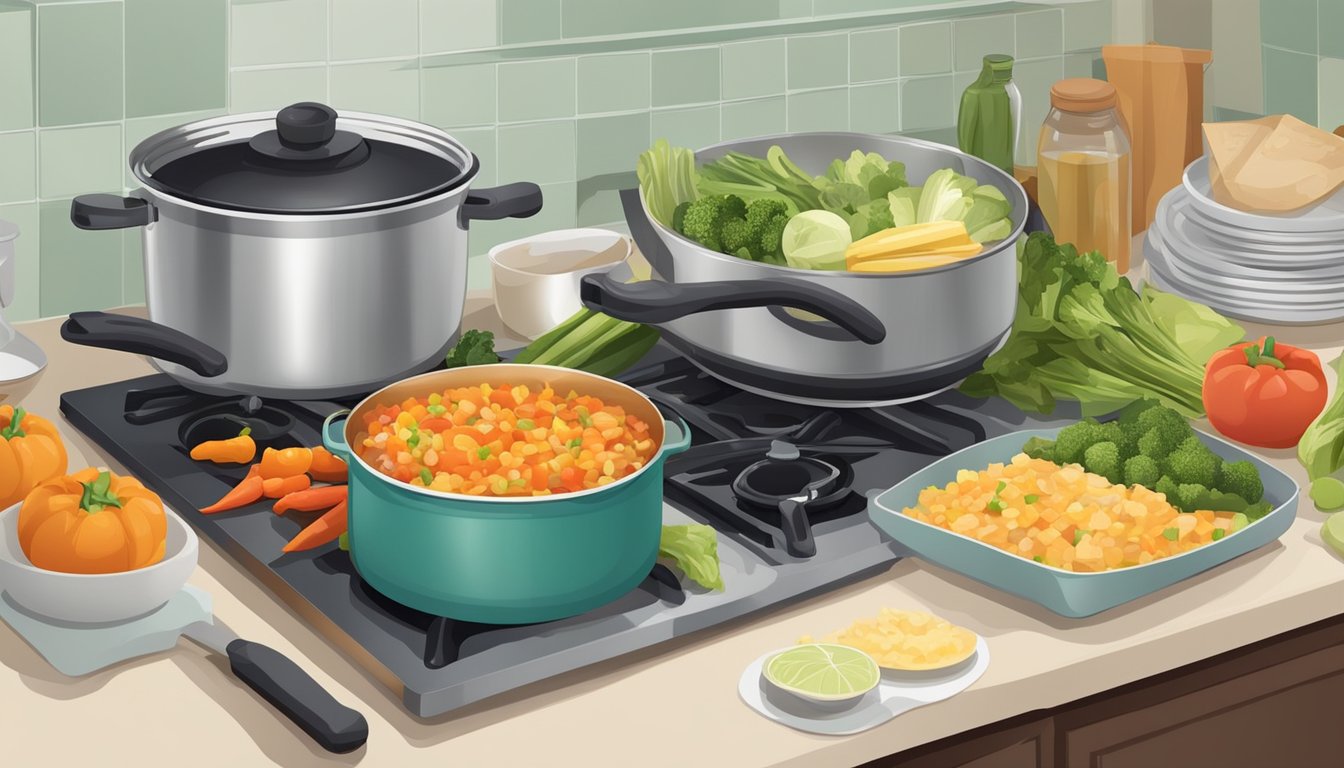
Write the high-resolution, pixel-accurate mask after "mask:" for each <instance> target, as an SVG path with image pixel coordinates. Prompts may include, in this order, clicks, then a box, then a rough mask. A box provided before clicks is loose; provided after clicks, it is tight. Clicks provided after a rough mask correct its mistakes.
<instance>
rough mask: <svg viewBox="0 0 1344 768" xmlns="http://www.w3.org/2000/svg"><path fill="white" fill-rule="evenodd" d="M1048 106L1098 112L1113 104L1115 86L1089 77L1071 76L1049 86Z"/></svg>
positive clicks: (1073, 110)
mask: <svg viewBox="0 0 1344 768" xmlns="http://www.w3.org/2000/svg"><path fill="white" fill-rule="evenodd" d="M1050 106H1052V107H1054V108H1055V109H1062V110H1064V111H1065V112H1099V111H1101V110H1103V109H1111V108H1112V107H1114V106H1115V86H1113V85H1111V84H1110V83H1108V82H1106V81H1104V80H1093V79H1092V78H1090V77H1071V78H1068V79H1066V80H1060V81H1059V82H1057V83H1055V84H1054V85H1053V86H1051V87H1050Z"/></svg>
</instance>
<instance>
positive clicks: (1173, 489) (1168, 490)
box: [1153, 475, 1181, 506]
mask: <svg viewBox="0 0 1344 768" xmlns="http://www.w3.org/2000/svg"><path fill="white" fill-rule="evenodd" d="M1153 490H1154V491H1157V492H1158V493H1160V494H1162V495H1163V496H1166V497H1167V503H1168V504H1171V505H1172V506H1175V505H1176V501H1177V497H1178V496H1179V495H1180V490H1181V489H1180V487H1179V486H1177V485H1176V481H1175V480H1172V479H1171V476H1170V475H1163V476H1162V477H1160V478H1158V479H1157V485H1155V486H1153Z"/></svg>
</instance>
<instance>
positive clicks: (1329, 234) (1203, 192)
mask: <svg viewBox="0 0 1344 768" xmlns="http://www.w3.org/2000/svg"><path fill="white" fill-rule="evenodd" d="M1181 181H1182V185H1183V186H1184V187H1185V189H1186V191H1188V192H1189V193H1190V197H1191V198H1192V199H1193V201H1194V205H1195V207H1196V208H1197V209H1199V211H1200V212H1201V213H1203V214H1204V215H1205V216H1208V217H1209V218H1211V219H1214V220H1215V221H1219V222H1222V223H1224V224H1228V225H1230V226H1233V227H1237V228H1239V229H1248V230H1254V231H1259V232H1274V233H1280V232H1283V233H1287V232H1295V233H1313V234H1314V235H1316V236H1318V237H1320V238H1322V239H1326V238H1328V239H1330V240H1332V241H1333V240H1344V191H1340V190H1336V191H1335V193H1334V194H1332V195H1330V196H1328V197H1326V198H1325V199H1324V200H1322V201H1320V202H1319V203H1317V204H1316V205H1313V206H1310V207H1308V208H1303V209H1300V210H1296V211H1289V212H1287V213H1248V212H1246V211H1239V210H1237V209H1236V208H1232V207H1229V206H1226V205H1223V204H1222V203H1220V202H1218V201H1216V200H1214V199H1213V185H1212V184H1211V183H1210V182H1209V158H1208V156H1207V155H1205V156H1203V157H1201V158H1199V159H1197V160H1195V161H1194V162H1193V163H1191V164H1190V166H1189V167H1188V168H1186V169H1185V174H1184V176H1183V177H1182V180H1181Z"/></svg>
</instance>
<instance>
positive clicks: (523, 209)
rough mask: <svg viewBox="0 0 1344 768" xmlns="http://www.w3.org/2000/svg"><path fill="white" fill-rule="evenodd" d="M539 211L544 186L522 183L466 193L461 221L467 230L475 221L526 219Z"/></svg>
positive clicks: (527, 182) (528, 182)
mask: <svg viewBox="0 0 1344 768" xmlns="http://www.w3.org/2000/svg"><path fill="white" fill-rule="evenodd" d="M540 210H541V187H539V186H537V185H536V184H533V183H532V182H530V181H519V182H515V183H513V184H505V185H504V186H502V187H490V188H488V189H473V190H471V191H469V192H467V199H466V200H464V201H463V202H462V213H461V220H462V226H463V227H466V226H467V224H468V223H469V222H470V221H471V220H472V219H479V220H482V221H496V220H499V219H526V218H528V217H529V216H535V215H536V214H537V212H538V211H540Z"/></svg>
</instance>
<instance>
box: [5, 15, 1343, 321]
mask: <svg viewBox="0 0 1344 768" xmlns="http://www.w3.org/2000/svg"><path fill="white" fill-rule="evenodd" d="M937 4H938V0H678V2H668V1H667V0H81V1H80V2H71V3H36V4H34V3H29V2H20V1H19V0H0V105H3V108H0V169H3V172H0V218H4V219H7V220H10V221H14V222H16V223H17V224H19V226H20V227H21V229H22V230H23V234H22V236H21V239H20V241H19V257H18V280H19V285H18V288H19V290H18V299H17V301H16V303H15V305H14V307H13V308H11V309H10V310H9V312H8V315H9V316H11V317H14V318H16V319H20V320H22V319H30V318H33V317H38V316H43V315H54V314H61V313H65V312H69V311H71V310H75V309H97V308H102V307H107V306H113V305H117V304H120V303H122V302H128V303H132V302H140V301H143V300H144V282H143V265H142V256H141V245H140V233H139V232H138V231H127V232H123V233H109V232H84V231H81V230H77V229H75V228H74V227H73V226H72V225H71V224H70V223H69V204H70V203H69V201H70V197H71V196H72V195H75V194H82V193H88V192H99V191H101V192H117V191H121V190H125V189H134V188H135V187H136V186H138V183H137V182H136V180H135V179H134V178H133V177H132V176H131V174H130V170H129V168H128V166H127V162H126V157H127V153H129V152H130V151H131V149H133V148H134V146H135V145H136V144H137V143H139V142H140V141H142V140H143V139H145V138H146V137H148V136H149V135H151V134H153V133H155V132H157V131H160V130H164V129H166V128H171V127H173V126H176V125H179V124H182V123H186V122H191V121H194V120H200V119H204V118H207V117H212V116H216V115H222V114H226V113H237V112H248V111H273V110H275V109H278V108H280V107H282V106H285V105H286V104H290V103H293V102H296V101H306V100H319V101H327V102H329V103H331V104H332V105H333V106H335V107H336V108H337V109H338V110H339V109H346V110H361V111H372V112H380V113H387V114H392V115H396V116H400V117H404V118H409V119H415V120H423V121H425V122H427V123H430V124H433V125H436V126H439V127H441V128H444V129H446V130H448V131H450V132H451V133H452V134H453V135H454V136H456V137H457V138H458V139H459V140H461V141H462V142H463V143H465V144H466V145H467V146H468V147H469V148H470V149H471V150H472V152H473V153H475V154H476V155H477V157H478V158H479V159H480V162H481V167H480V172H479V175H478V176H477V177H476V182H475V183H476V184H477V185H480V186H485V185H493V184H503V183H508V182H513V181H521V180H531V181H535V182H537V183H539V184H540V185H541V186H542V190H543V194H544V196H545V206H544V208H543V210H542V212H541V213H540V214H539V215H538V216H536V217H534V218H532V219H526V220H506V221H498V222H494V221H481V222H475V223H473V225H472V238H471V246H472V253H473V254H474V256H473V258H472V260H471V273H470V274H471V277H470V280H471V284H472V285H473V286H475V287H486V286H488V284H489V276H488V275H489V270H488V267H487V266H486V264H485V262H484V260H483V259H481V258H479V257H480V255H481V254H483V253H484V252H485V251H486V250H487V249H488V248H490V247H491V246H492V245H495V244H498V243H501V242H504V241H507V240H510V239H514V238H517V237H521V236H524V235H527V234H531V233H534V232H538V231H542V230H545V229H552V228H559V227H572V226H576V225H577V226H604V225H605V226H615V225H619V223H620V222H621V221H622V220H623V218H624V217H623V215H622V213H621V207H620V200H619V197H618V194H617V192H618V190H619V189H621V188H623V187H627V186H629V185H631V184H633V183H635V179H634V174H633V168H634V163H635V158H636V156H637V155H638V154H639V152H640V151H642V150H643V149H644V148H645V147H647V146H648V144H649V142H650V141H651V140H652V139H655V138H667V139H669V140H671V141H674V142H676V143H679V144H685V145H692V146H702V145H707V144H712V143H715V142H718V141H722V140H727V139H737V138H744V137H747V136H754V135H762V134H773V133H781V132H784V131H787V130H794V131H804V130H856V131H871V132H907V133H917V134H918V135H920V136H924V137H932V138H934V139H942V140H948V139H949V138H950V137H951V136H952V135H953V134H952V132H951V130H950V129H952V128H953V127H954V123H955V119H956V104H957V99H958V92H959V90H960V89H961V88H963V87H964V86H965V85H966V84H967V83H968V82H969V81H970V79H972V78H973V77H974V73H975V72H977V71H978V70H979V67H980V60H981V58H982V57H983V56H984V54H986V53H1008V54H1012V55H1016V56H1017V57H1018V59H1019V63H1018V72H1019V83H1020V84H1021V85H1022V89H1023V93H1024V100H1025V102H1026V105H1027V106H1026V113H1027V126H1028V132H1029V133H1032V134H1033V135H1034V130H1035V128H1034V125H1033V121H1034V122H1035V123H1036V124H1038V123H1039V120H1040V118H1041V117H1042V116H1043V115H1044V108H1045V105H1046V103H1047V96H1046V92H1047V90H1048V88H1049V85H1050V83H1051V82H1053V79H1057V78H1058V77H1060V76H1062V75H1063V73H1064V72H1065V71H1066V70H1067V71H1069V72H1071V73H1072V72H1078V71H1084V70H1090V68H1091V67H1092V66H1093V62H1094V61H1096V60H1097V59H1099V56H1100V54H1099V48H1100V46H1101V45H1103V44H1104V43H1107V42H1109V41H1110V36H1111V13H1112V7H1111V0H1091V2H1085V3H1082V4H1073V5H1069V6H1067V7H1065V8H1063V9H1058V8H1047V9H1042V8H1041V7H1040V6H1039V5H1031V4H1026V3H1013V2H1006V1H1000V0H984V1H983V2H978V3H977V2H970V1H969V0H957V2H955V3H953V4H952V6H955V7H949V9H948V10H947V11H946V12H945V13H944V12H938V11H931V10H930V8H933V7H936V6H937ZM1306 5H1310V6H1312V9H1313V10H1315V11H1317V12H1318V13H1319V18H1320V19H1321V21H1322V22H1323V23H1324V22H1326V21H1328V20H1335V21H1336V22H1338V21H1344V0H1320V2H1319V3H1308V4H1306ZM1302 8H1305V5H1303V6H1302ZM1302 8H1298V9H1297V10H1298V11H1301V13H1307V11H1304V10H1302ZM1301 13H1299V14H1297V15H1299V16H1300V15H1301ZM1307 15H1311V14H1309V13H1308V14H1307ZM1294 18H1296V17H1294ZM1276 21H1281V22H1283V23H1282V24H1281V25H1280V27H1278V28H1275V29H1274V30H1272V31H1273V33H1274V34H1276V35H1280V37H1276V38H1275V39H1274V42H1271V41H1270V40H1269V39H1266V40H1265V44H1266V45H1268V46H1273V47H1274V48H1275V49H1279V48H1281V49H1282V51H1283V52H1285V53H1288V52H1298V53H1297V55H1298V56H1300V57H1301V58H1300V59H1299V58H1291V57H1290V58H1287V59H1284V58H1282V57H1279V56H1278V55H1277V54H1269V55H1267V62H1268V63H1267V64H1266V67H1267V68H1270V69H1272V72H1271V74H1270V75H1269V76H1268V78H1267V81H1272V82H1278V81H1280V80H1283V79H1285V78H1292V77H1299V76H1300V75H1301V74H1302V71H1303V70H1304V69H1305V68H1306V64H1307V63H1310V64H1311V65H1312V66H1311V75H1310V82H1311V83H1312V84H1311V85H1310V86H1309V87H1308V86H1304V85H1298V86H1296V87H1294V88H1290V89H1288V90H1286V91H1285V92H1284V94H1283V95H1282V96H1276V97H1275V98H1276V99H1280V100H1281V101H1282V100H1286V101H1287V102H1290V103H1291V104H1292V105H1293V108H1294V109H1295V110H1302V111H1304V112H1305V110H1306V108H1307V107H1308V106H1313V107H1314V103H1315V102H1313V101H1311V99H1310V98H1308V95H1309V94H1314V93H1316V89H1317V87H1318V86H1317V85H1316V83H1317V82H1319V88H1320V89H1322V92H1324V89H1326V88H1327V87H1329V88H1331V89H1333V91H1334V92H1340V93H1344V90H1341V89H1340V85H1341V81H1342V80H1344V42H1340V41H1339V40H1335V39H1331V40H1327V39H1325V36H1324V35H1322V38H1321V40H1320V49H1321V52H1322V53H1323V54H1326V55H1334V56H1338V57H1340V58H1338V59H1321V60H1320V62H1319V67H1318V66H1317V62H1316V60H1315V58H1314V56H1312V55H1311V54H1310V51H1314V50H1315V49H1314V48H1311V49H1309V51H1308V53H1301V51H1303V50H1304V49H1303V48H1302V47H1301V45H1300V44H1299V42H1298V40H1299V38H1298V37H1294V35H1299V36H1300V34H1304V33H1299V32H1293V31H1292V30H1293V29H1295V27H1293V24H1296V22H1295V21H1291V20H1290V19H1288V18H1286V17H1285V18H1284V19H1279V20H1276ZM1323 28H1324V27H1323ZM1267 34H1269V33H1268V32H1267ZM1266 50H1267V51H1268V50H1270V49H1266ZM1318 71H1319V77H1317V72H1318ZM1309 102H1310V103H1309ZM1338 102H1339V103H1340V104H1341V105H1344V99H1339V100H1338ZM1271 103H1279V102H1276V101H1274V99H1271ZM1320 117H1321V119H1322V120H1324V119H1326V118H1327V117H1329V118H1330V119H1341V120H1344V116H1341V110H1339V109H1335V110H1333V111H1332V110H1330V109H1327V108H1326V106H1325V105H1324V103H1322V106H1321V108H1320ZM1023 143H1024V146H1026V145H1028V144H1031V143H1032V142H1031V141H1028V140H1027V139H1024V142H1023ZM1026 156H1029V154H1027V155H1026Z"/></svg>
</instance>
